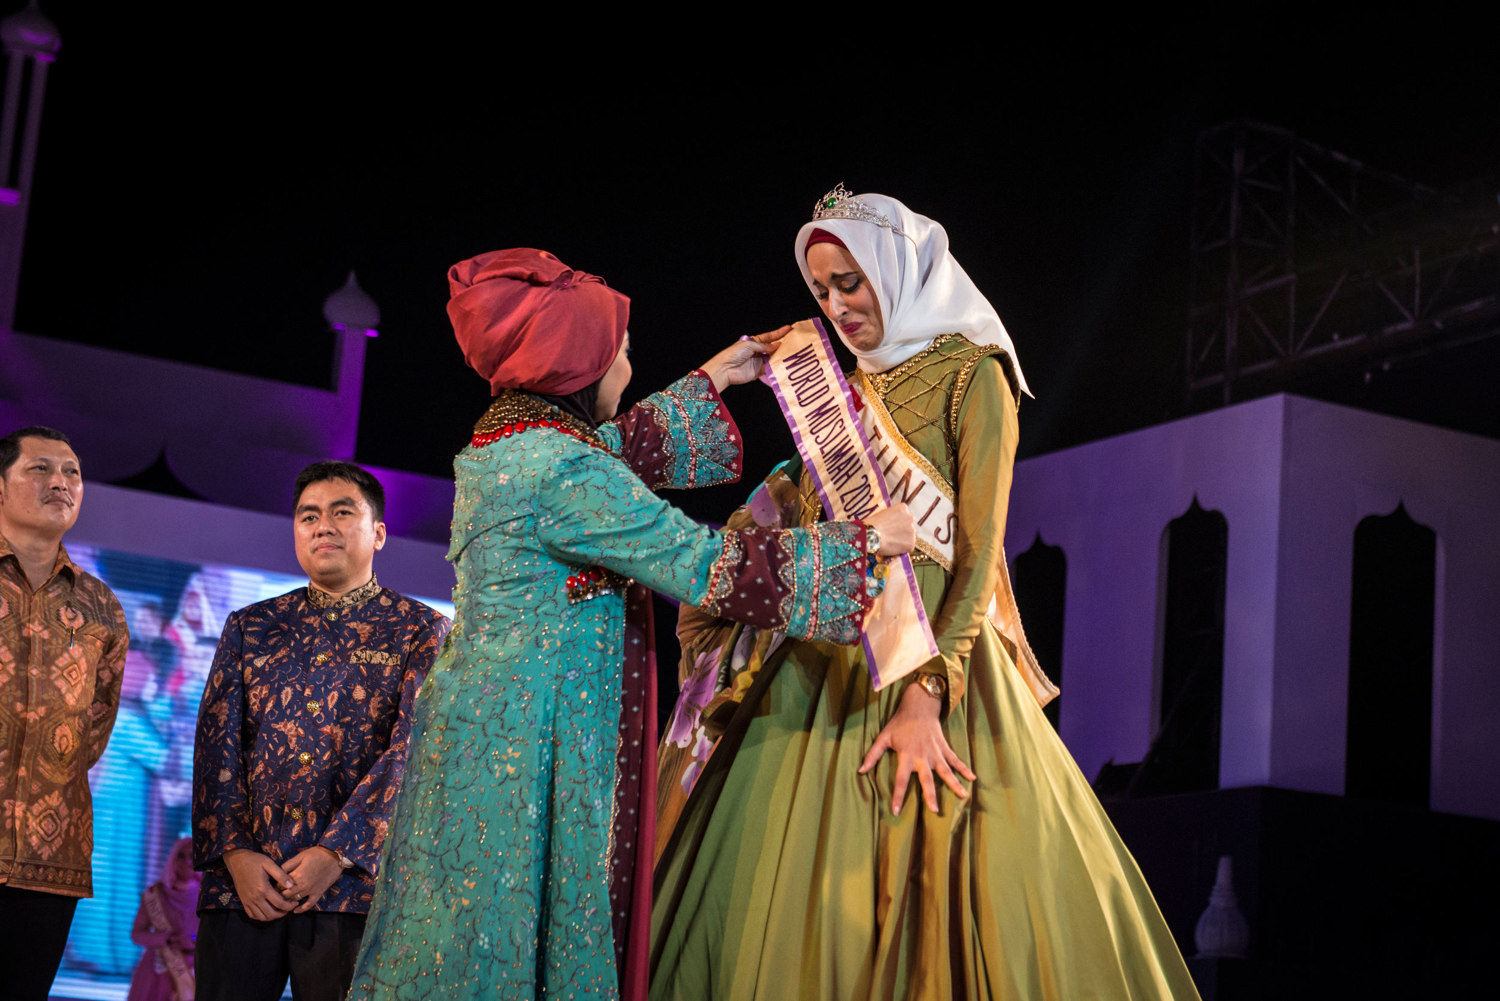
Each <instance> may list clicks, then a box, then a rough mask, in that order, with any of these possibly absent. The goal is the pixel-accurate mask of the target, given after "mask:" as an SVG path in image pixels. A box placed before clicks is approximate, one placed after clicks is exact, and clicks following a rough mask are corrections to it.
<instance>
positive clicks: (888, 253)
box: [796, 194, 1031, 396]
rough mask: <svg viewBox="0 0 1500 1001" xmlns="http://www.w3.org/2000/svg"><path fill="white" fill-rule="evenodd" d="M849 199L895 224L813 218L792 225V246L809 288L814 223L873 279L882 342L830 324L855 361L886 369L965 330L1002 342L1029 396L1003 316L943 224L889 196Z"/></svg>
mask: <svg viewBox="0 0 1500 1001" xmlns="http://www.w3.org/2000/svg"><path fill="white" fill-rule="evenodd" d="M854 201H856V202H863V203H864V205H865V207H867V208H868V209H870V210H872V211H873V213H874V214H875V215H877V216H884V217H885V218H886V219H888V220H889V221H890V222H891V224H892V225H891V226H887V225H883V224H881V223H877V222H865V221H863V220H860V219H814V220H813V221H812V222H810V223H807V224H806V225H805V226H803V227H802V229H800V230H799V231H798V232H797V246H796V253H797V267H799V268H801V269H802V278H803V280H805V281H806V282H807V286H808V288H809V289H812V288H813V276H812V272H811V271H809V270H808V268H807V240H808V237H810V236H811V235H812V233H813V231H814V230H819V229H821V230H824V231H825V232H828V233H832V234H833V235H834V236H836V237H838V238H839V239H840V240H842V241H843V242H844V246H846V247H847V248H849V253H850V254H851V255H852V256H853V257H854V260H855V263H857V264H858V265H859V267H860V270H862V271H863V272H864V273H865V277H866V278H868V279H869V280H870V283H871V286H872V287H873V288H874V290H875V297H876V299H877V301H878V302H879V303H880V318H881V321H882V323H883V324H884V327H885V336H884V337H883V338H882V339H881V341H880V344H879V346H877V347H876V348H875V350H873V351H861V350H859V349H858V348H856V347H854V346H853V345H851V344H850V343H849V342H848V341H847V340H844V334H843V331H841V330H839V329H838V325H837V324H834V325H833V327H834V331H835V332H836V333H838V335H839V339H840V340H843V341H844V346H845V347H847V348H849V350H850V351H852V352H854V356H855V358H857V359H858V360H859V367H860V368H861V369H863V370H864V371H866V372H872V373H873V372H884V371H886V370H887V369H892V368H895V367H896V366H897V365H899V364H901V363H902V362H904V361H906V360H907V359H908V358H910V357H912V356H913V355H915V354H916V353H917V352H919V351H921V350H922V349H923V348H925V347H927V345H929V344H931V343H932V342H933V340H934V339H935V338H937V337H938V336H939V335H941V334H962V335H963V336H964V338H965V339H966V340H968V341H970V342H971V343H973V344H978V345H982V346H988V345H992V344H993V345H997V346H999V347H1000V348H1001V349H1003V350H1004V351H1005V353H1006V354H1007V355H1009V356H1010V361H1011V364H1012V365H1014V366H1015V370H1016V380H1017V382H1019V383H1020V386H1021V391H1022V392H1024V393H1025V394H1026V395H1027V396H1030V395H1031V390H1030V389H1028V388H1027V386H1026V377H1025V376H1024V375H1022V374H1021V363H1020V361H1019V360H1018V359H1017V358H1016V349H1015V345H1013V344H1012V343H1011V340H1010V335H1009V334H1007V333H1006V332H1005V324H1003V323H1001V322H1000V314H998V313H996V312H995V307H994V306H991V305H990V302H989V300H988V299H986V298H985V297H984V295H983V294H982V293H980V291H979V289H978V288H976V287H975V286H974V281H973V279H971V278H970V277H969V276H968V274H967V273H966V272H965V271H964V269H963V268H961V267H959V264H958V261H956V260H954V259H953V255H952V254H951V253H949V252H948V234H947V232H946V231H945V230H944V229H943V227H942V226H940V225H938V224H937V223H936V222H933V221H932V220H931V219H929V218H927V217H926V216H924V215H919V214H917V213H916V212H913V211H912V210H911V209H909V208H907V207H906V206H905V205H903V204H901V203H900V202H898V201H897V200H896V199H894V198H891V197H889V196H887V195H876V194H868V195H859V196H857V197H856V198H855V199H854ZM821 205H822V202H821V201H820V202H819V206H820V207H821ZM893 227H894V228H893ZM897 229H899V230H900V233H897V232H896V230H897ZM814 291H816V290H814Z"/></svg>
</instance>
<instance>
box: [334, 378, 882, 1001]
mask: <svg viewBox="0 0 1500 1001" xmlns="http://www.w3.org/2000/svg"><path fill="white" fill-rule="evenodd" d="M569 421H570V419H569V418H567V417H565V416H564V415H563V414H562V413H561V412H560V411H556V410H552V409H551V408H549V407H547V406H546V405H545V404H544V403H543V402H542V401H540V400H538V399H537V398H535V397H531V396H529V395H527V394H524V393H514V392H508V393H505V394H502V396H501V397H500V398H498V399H497V401H496V403H495V405H494V407H492V408H491V411H490V413H489V414H487V415H486V420H484V421H481V422H480V429H481V431H482V432H484V433H477V434H476V436H475V440H476V442H487V443H486V444H479V445H471V446H470V447H468V448H466V449H464V450H463V451H462V452H461V453H460V454H459V455H458V457H457V459H456V461H455V473H456V480H457V494H456V499H455V503H454V515H453V533H452V546H451V548H450V550H449V554H448V558H449V559H450V560H451V561H452V562H453V564H454V568H455V571H456V573H457V578H458V584H457V587H456V589H455V591H454V605H455V609H456V612H455V617H454V627H453V632H452V634H451V635H450V637H449V639H448V642H447V644H446V645H445V647H444V649H443V651H442V653H441V654H440V655H439V657H438V660H437V663H436V664H435V665H434V667H433V669H432V671H431V673H430V674H429V676H428V678H427V681H426V683H425V684H424V685H423V687H422V689H421V691H420V692H419V694H418V696H417V711H416V718H415V720H414V723H413V727H412V735H411V757H410V760H409V762H408V764H407V770H406V775H405V779H404V781H403V785H402V787H401V790H400V793H399V796H398V799H397V805H396V810H395V813H394V817H393V820H392V824H391V830H390V833H389V837H388V838H387V839H386V842H385V847H384V851H383V854H382V859H381V863H380V867H379V881H378V884H377V888H376V891H375V899H374V903H373V905H372V908H371V911H370V917H369V923H368V925H367V927H366V932H365V939H364V943H363V946H362V948H361V951H360V956H359V960H358V962H357V965H356V970H355V979H354V985H353V989H352V990H351V993H350V997H351V998H352V999H360V1001H362V999H367V998H370V999H403V1001H406V999H410V1001H415V999H423V1001H426V999H431V998H444V999H451V998H480V997H483V998H494V999H499V998H504V999H531V998H543V997H546V998H614V997H617V996H620V995H621V994H622V993H623V995H624V996H625V997H642V996H644V993H645V989H646V969H645V955H646V946H647V934H648V931H649V929H648V917H647V912H648V911H649V892H650V865H651V844H652V834H651V830H650V824H651V818H652V814H653V807H654V797H655V792H654V782H653V780H654V775H655V767H656V766H655V761H654V757H653V755H652V753H651V752H652V748H653V744H654V740H655V719H654V713H653V712H649V711H648V710H649V707H650V702H649V700H648V699H644V698H641V697H640V692H641V691H642V690H643V689H644V688H645V687H646V685H647V684H649V683H654V678H651V677H650V674H651V673H652V671H653V670H654V668H653V667H652V665H651V657H650V630H649V627H645V628H643V622H642V620H641V614H642V613H644V612H647V611H649V607H650V604H649V601H647V600H645V597H646V596H645V592H644V590H643V589H642V588H641V587H640V586H639V585H645V586H646V587H650V588H652V589H655V590H657V591H660V592H662V593H664V594H668V595H671V596H673V597H675V598H677V599H679V600H681V601H686V602H690V603H693V604H697V605H702V606H705V607H707V608H710V609H717V610H718V611H719V614H722V615H725V616H727V617H730V618H738V619H743V620H744V621H747V622H751V623H755V624H760V625H763V626H765V627H767V628H773V629H782V630H786V631H788V632H790V633H791V634H793V635H797V636H806V637H810V638H814V639H822V640H826V641H831V642H836V643H850V642H854V641H856V640H857V638H858V635H859V627H860V624H861V622H862V620H863V615H864V611H865V609H866V608H867V607H868V603H869V600H870V599H869V597H868V596H867V594H866V591H865V585H866V577H865V568H866V563H865V559H864V556H863V545H864V530H863V529H862V528H860V527H858V526H855V525H850V524H846V523H834V524H820V525H817V526H813V527H811V528H809V529H805V530H804V529H797V530H791V531H770V530H751V531H747V532H714V531H710V530H708V529H706V528H704V527H703V526H701V525H698V524H697V523H695V522H693V521H691V520H690V519H688V518H687V517H686V516H685V515H683V514H681V513H680V512H678V511H677V510H676V509H675V508H673V507H671V506H670V505H668V504H667V503H666V502H664V501H662V500H661V499H660V498H659V497H657V496H656V495H655V493H653V490H654V489H655V488H661V487H669V486H675V487H690V486H699V485H704V484H708V483H715V482H723V481H726V480H730V479H733V478H736V477H737V476H738V474H739V463H740V449H739V434H738V430H737V429H736V428H735V426H734V423H733V421H732V420H731V419H730V417H729V414H728V412H727V411H726V410H725V409H724V408H723V405H722V403H721V402H720V401H719V398H718V396H717V394H716V393H715V392H714V390H713V387H712V384H711V383H710V382H709V380H708V379H707V377H706V376H704V375H702V374H701V373H694V374H692V375H690V376H688V377H686V378H685V379H682V380H680V381H679V382H677V383H675V384H674V385H673V386H672V387H670V388H669V389H668V390H667V391H665V392H662V393H658V394H656V395H654V396H652V397H649V398H647V399H646V400H645V401H643V402H642V403H641V404H640V405H638V406H637V407H634V408H632V409H631V410H630V411H629V412H627V413H626V414H624V415H622V417H621V418H619V419H618V420H616V421H613V422H610V423H608V424H606V425H603V426H601V427H600V428H599V429H598V431H597V433H595V432H594V430H593V429H590V428H587V427H586V426H584V425H582V424H581V422H579V423H575V424H570V423H569ZM627 579H630V580H634V581H636V582H638V584H637V585H634V586H629V580H627ZM622 694H623V700H622ZM622 712H623V717H624V718H623V720H622ZM648 716H651V717H652V718H649V719H648V718H647V717H648ZM636 873H639V876H640V878H638V879H637V878H635V876H636Z"/></svg>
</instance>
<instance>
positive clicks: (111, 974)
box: [52, 544, 453, 999]
mask: <svg viewBox="0 0 1500 1001" xmlns="http://www.w3.org/2000/svg"><path fill="white" fill-rule="evenodd" d="M68 554H69V555H70V556H72V557H73V559H74V561H75V562H77V563H78V565H79V566H81V567H83V568H84V569H85V570H88V571H89V572H90V573H92V574H94V575H95V576H97V577H99V578H100V579H101V580H103V581H104V582H105V583H107V584H108V585H109V586H110V588H111V589H112V590H113V591H114V592H115V594H116V596H118V597H119V599H120V604H121V605H122V606H123V607H124V609H125V617H126V619H127V621H128V622H129V624H130V654H129V659H128V660H127V661H126V665H125V680H124V685H123V689H122V692H121V697H120V710H119V714H118V716H117V717H116V719H115V728H114V731H113V732H112V733H111V734H110V738H109V745H108V746H107V747H106V749H105V751H104V756H103V757H102V758H101V759H100V760H99V763H98V764H97V765H95V766H94V768H93V770H92V771H90V772H89V785H90V787H91V789H92V791H93V797H94V858H93V866H94V896H93V897H92V898H90V899H86V900H81V901H79V903H78V911H77V914H76V916H75V917H74V919H73V927H72V931H71V933H70V935H69V938H68V947H67V952H66V954H65V955H64V958H63V963H62V968H61V969H60V970H59V972H58V977H57V981H56V982H55V983H54V985H53V988H52V993H53V994H54V995H57V996H60V997H68V998H88V999H116V998H118V999H123V998H124V997H125V996H126V992H127V989H128V987H129V983H130V978H131V975H132V974H133V973H134V971H135V967H136V964H137V963H138V962H140V960H141V955H142V950H141V948H140V947H139V946H137V945H135V943H133V942H132V941H131V940H130V929H131V925H132V924H133V922H134V921H135V917H136V912H137V911H138V910H139V908H140V905H141V893H142V891H144V890H145V888H146V887H147V886H149V885H150V884H151V883H153V882H155V881H157V880H158V879H160V878H161V874H162V867H163V864H164V863H165V861H166V858H167V853H168V852H169V851H170V850H171V848H172V845H173V843H174V842H176V840H177V839H178V838H182V837H188V836H190V834H191V830H190V823H191V802H190V793H191V789H192V767H193V731H194V728H195V726H196V723H197V716H198V702H199V700H200V698H201V697H202V694H203V685H204V682H205V681H206V680H207V677H208V671H209V668H210V666H211V665H212V663H213V656H214V650H215V648H216V647H217V645H218V642H219V634H220V632H221V631H222V630H223V628H224V620H225V619H226V618H228V616H229V613H230V612H232V611H234V610H235V609H237V608H241V607H243V606H245V605H249V604H253V603H254V602H257V601H261V600H263V599H265V598H271V597H274V596H276V595H278V594H284V593H286V592H287V591H290V590H292V589H293V588H296V587H301V586H304V585H305V584H306V583H307V580H306V578H304V577H292V576H288V575H286V574H281V573H273V572H270V571H264V570H250V569H246V568H243V567H233V566H221V565H215V564H190V563H181V562H178V561H175V560H167V559H162V558H160V557H156V556H146V555H141V554H137V553H124V552H117V551H114V550H107V549H98V548H95V547H92V546H88V545H83V544H69V546H68ZM414 597H417V598H418V599H419V600H421V601H423V602H426V603H427V604H428V605H431V606H432V607H433V608H436V609H438V610H439V611H441V612H443V613H444V614H445V615H448V616H450V617H451V616H452V614H453V605H452V603H451V602H449V601H447V600H437V599H434V598H429V597H422V596H420V595H414ZM146 961H147V962H150V961H151V959H150V957H147V960H146Z"/></svg>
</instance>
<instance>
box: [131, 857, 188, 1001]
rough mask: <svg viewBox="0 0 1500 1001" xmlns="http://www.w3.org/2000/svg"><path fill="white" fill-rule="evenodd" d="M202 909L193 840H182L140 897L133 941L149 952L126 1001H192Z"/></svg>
mask: <svg viewBox="0 0 1500 1001" xmlns="http://www.w3.org/2000/svg"><path fill="white" fill-rule="evenodd" d="M197 907H198V873H197V872H195V871H194V870H193V841H192V839H191V838H182V839H181V840H179V841H178V842H177V843H176V844H175V845H173V846H172V851H171V852H170V853H169V854H168V855H167V863H166V865H165V866H163V867H162V873H161V879H159V880H157V881H156V882H155V883H152V884H151V885H150V886H148V887H146V892H145V893H142V894H141V906H140V909H139V910H137V911H136V915H135V922H134V924H132V925H131V928H130V941H132V942H134V943H135V944H136V945H138V946H140V947H141V948H142V949H144V950H145V952H144V954H143V955H142V956H141V959H140V962H139V963H137V964H136V967H135V976H133V977H132V978H131V979H130V993H129V994H128V995H126V999H125V1001H193V996H194V994H195V992H196V991H195V986H194V980H193V953H194V951H195V950H196V948H197V939H198V911H197Z"/></svg>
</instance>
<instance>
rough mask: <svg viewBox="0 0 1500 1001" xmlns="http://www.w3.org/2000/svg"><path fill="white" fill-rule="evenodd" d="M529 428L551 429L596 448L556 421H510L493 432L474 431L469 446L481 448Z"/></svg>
mask: <svg viewBox="0 0 1500 1001" xmlns="http://www.w3.org/2000/svg"><path fill="white" fill-rule="evenodd" d="M531 428H552V429H553V430H555V431H561V432H562V433H563V434H565V435H570V436H572V437H574V438H577V439H578V440H579V441H581V442H584V443H586V444H589V445H593V446H595V447H596V448H597V447H598V442H593V441H589V439H587V438H585V437H584V436H583V435H581V434H579V433H578V432H577V431H575V430H573V429H572V428H571V427H569V426H568V425H566V424H564V423H563V422H562V421H558V420H535V421H512V422H511V423H509V424H502V425H500V426H499V427H497V428H495V429H494V430H493V431H475V432H474V437H472V438H470V439H469V444H470V445H473V446H474V447H475V448H483V447H484V446H486V445H491V444H494V443H495V442H497V441H499V440H500V439H501V438H509V437H510V436H511V435H515V434H520V433H521V432H522V431H529V430H530V429H531Z"/></svg>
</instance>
